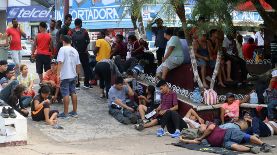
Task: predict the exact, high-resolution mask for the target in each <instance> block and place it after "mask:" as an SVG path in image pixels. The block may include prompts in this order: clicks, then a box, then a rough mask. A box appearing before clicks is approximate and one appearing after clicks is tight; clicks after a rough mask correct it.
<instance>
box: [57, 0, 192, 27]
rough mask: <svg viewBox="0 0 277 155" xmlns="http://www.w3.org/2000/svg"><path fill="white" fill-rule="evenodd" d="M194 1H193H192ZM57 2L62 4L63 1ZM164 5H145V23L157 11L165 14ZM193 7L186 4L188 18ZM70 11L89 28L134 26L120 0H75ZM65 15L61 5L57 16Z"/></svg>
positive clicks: (61, 17) (153, 16)
mask: <svg viewBox="0 0 277 155" xmlns="http://www.w3.org/2000/svg"><path fill="white" fill-rule="evenodd" d="M57 1H59V0H57ZM193 2H194V1H191V3H193ZM56 3H59V4H61V3H62V1H60V2H56ZM162 6H163V5H162V4H156V5H145V6H144V7H143V9H142V15H143V20H144V23H145V25H146V24H147V21H149V20H152V19H153V18H156V16H157V12H160V15H159V16H164V15H163V14H165V13H161V11H160V10H161V9H162ZM192 7H193V6H192V5H190V6H185V9H186V15H187V16H188V18H189V17H190V16H191V13H192ZM69 13H70V14H71V15H72V18H73V20H75V19H76V18H80V19H82V21H83V27H85V28H87V29H106V28H133V25H132V22H131V17H130V8H129V7H123V6H122V5H121V2H120V1H119V0H73V1H72V5H71V7H70V9H69ZM63 17H64V15H63V7H62V5H60V7H59V8H57V7H56V11H55V18H56V20H63ZM172 20H173V21H176V23H177V25H171V26H179V24H178V22H177V21H178V18H177V16H176V18H174V19H172ZM174 23H175V22H174ZM176 23H175V24H176ZM172 24H173V22H172Z"/></svg>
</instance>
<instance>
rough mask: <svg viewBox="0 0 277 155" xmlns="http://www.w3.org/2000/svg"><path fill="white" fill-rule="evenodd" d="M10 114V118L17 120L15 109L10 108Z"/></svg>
mask: <svg viewBox="0 0 277 155" xmlns="http://www.w3.org/2000/svg"><path fill="white" fill-rule="evenodd" d="M8 112H9V115H10V118H16V117H17V116H16V114H15V112H14V110H13V108H8Z"/></svg>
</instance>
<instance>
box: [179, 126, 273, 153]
mask: <svg viewBox="0 0 277 155" xmlns="http://www.w3.org/2000/svg"><path fill="white" fill-rule="evenodd" d="M199 132H200V133H201V134H202V136H200V137H199V138H196V139H194V140H188V139H184V138H182V137H181V138H180V141H181V142H183V143H187V144H200V143H201V141H202V140H203V139H206V140H207V141H208V143H209V144H210V145H211V146H212V147H224V148H226V149H231V150H234V151H239V152H252V153H255V154H257V153H259V152H260V151H263V152H269V151H270V150H271V149H272V147H271V146H270V145H269V144H266V143H264V142H263V141H261V140H260V139H259V138H257V137H256V136H250V135H249V134H246V133H244V132H242V131H240V130H239V129H235V128H231V129H222V128H220V127H218V126H216V125H215V124H213V123H209V124H208V125H206V124H201V127H200V129H199ZM249 142H250V143H252V144H257V145H259V146H261V148H260V147H258V146H254V147H251V148H250V147H247V146H244V145H241V144H243V143H249Z"/></svg>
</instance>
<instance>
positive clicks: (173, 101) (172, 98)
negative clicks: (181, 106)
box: [161, 91, 178, 110]
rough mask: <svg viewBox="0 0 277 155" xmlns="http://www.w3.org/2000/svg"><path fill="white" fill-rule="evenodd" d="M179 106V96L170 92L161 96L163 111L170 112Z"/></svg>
mask: <svg viewBox="0 0 277 155" xmlns="http://www.w3.org/2000/svg"><path fill="white" fill-rule="evenodd" d="M177 104H178V100H177V94H176V93H175V92H173V91H170V92H169V93H167V94H161V110H168V109H170V108H172V107H174V106H175V105H177Z"/></svg>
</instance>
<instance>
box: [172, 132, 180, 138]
mask: <svg viewBox="0 0 277 155" xmlns="http://www.w3.org/2000/svg"><path fill="white" fill-rule="evenodd" d="M170 135H171V138H179V137H180V135H181V132H180V130H176V131H175V132H174V133H173V134H170Z"/></svg>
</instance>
